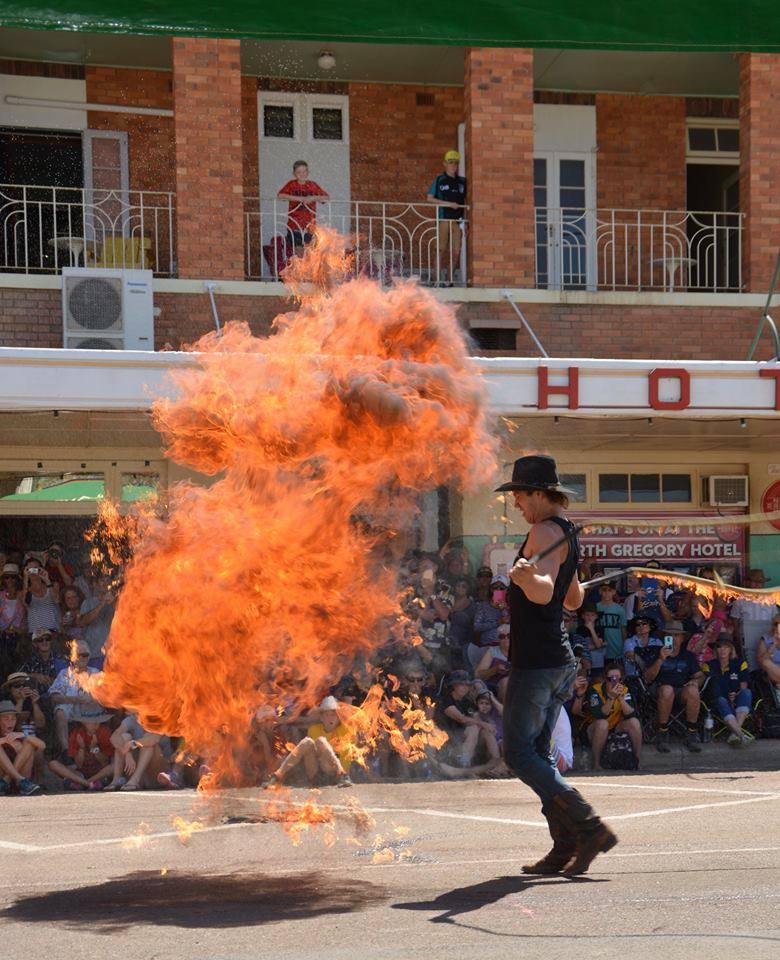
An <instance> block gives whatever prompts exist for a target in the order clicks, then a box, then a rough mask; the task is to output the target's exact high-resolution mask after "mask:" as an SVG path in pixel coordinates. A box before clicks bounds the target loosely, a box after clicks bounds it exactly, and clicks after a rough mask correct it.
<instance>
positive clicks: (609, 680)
mask: <svg viewBox="0 0 780 960" xmlns="http://www.w3.org/2000/svg"><path fill="white" fill-rule="evenodd" d="M622 679H623V678H622V677H621V676H619V675H618V676H617V677H607V683H620V681H621V680H622Z"/></svg>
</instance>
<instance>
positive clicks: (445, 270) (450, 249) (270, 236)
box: [244, 197, 467, 286]
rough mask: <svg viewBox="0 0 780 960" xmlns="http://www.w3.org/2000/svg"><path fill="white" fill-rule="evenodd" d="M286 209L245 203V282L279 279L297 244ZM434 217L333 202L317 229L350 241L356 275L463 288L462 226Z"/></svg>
mask: <svg viewBox="0 0 780 960" xmlns="http://www.w3.org/2000/svg"><path fill="white" fill-rule="evenodd" d="M288 207H289V204H288V201H286V200H275V199H274V200H262V199H259V198H257V197H248V198H246V199H245V201H244V211H245V212H244V222H245V229H246V237H245V245H246V275H247V277H248V278H250V279H254V280H276V279H278V276H279V272H280V271H281V270H282V269H284V267H285V265H286V263H287V261H288V259H289V258H290V257H291V256H292V255H293V254H294V253H295V252H296V246H295V244H296V241H297V242H298V244H300V242H301V239H300V236H296V226H295V224H294V222H293V221H291V220H290V219H289V213H288ZM436 213H437V207H436V205H435V204H432V203H385V202H382V201H374V200H353V201H341V202H339V201H336V200H334V201H329V202H327V203H318V204H317V208H316V215H317V222H318V223H321V224H326V225H327V226H331V227H334V228H336V229H337V230H339V231H340V232H341V233H344V234H346V235H347V236H349V237H351V238H352V240H353V244H354V246H353V252H354V257H355V272H356V273H357V274H359V275H363V276H370V277H373V278H375V279H378V280H380V281H382V282H384V283H389V282H392V281H393V280H394V279H398V278H401V277H415V278H416V279H418V280H419V281H420V282H422V283H424V284H429V285H453V284H454V285H456V286H465V284H466V228H467V224H466V221H465V219H464V221H457V220H448V221H442V220H438V219H437V216H436ZM466 215H467V211H466ZM300 249H301V247H300V246H299V247H298V251H300Z"/></svg>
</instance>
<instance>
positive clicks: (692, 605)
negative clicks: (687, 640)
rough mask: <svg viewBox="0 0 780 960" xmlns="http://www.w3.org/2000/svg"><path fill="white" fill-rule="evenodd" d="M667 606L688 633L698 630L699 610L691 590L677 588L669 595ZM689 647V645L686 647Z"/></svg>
mask: <svg viewBox="0 0 780 960" xmlns="http://www.w3.org/2000/svg"><path fill="white" fill-rule="evenodd" d="M667 606H668V608H669V610H670V612H671V614H672V616H673V617H674V619H675V620H679V621H680V623H681V624H682V625H683V626H684V627H685V629H686V630H687V631H688V633H689V634H695V633H698V632H699V623H700V622H701V611H700V610H699V605H698V603H697V602H696V597H695V594H694V592H693V591H692V590H685V589H677V590H675V591H674V592H673V593H672V594H671V595H670V597H669V599H668V601H667ZM688 649H690V645H689V647H688Z"/></svg>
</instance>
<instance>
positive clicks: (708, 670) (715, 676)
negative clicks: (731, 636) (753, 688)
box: [702, 657, 750, 700]
mask: <svg viewBox="0 0 780 960" xmlns="http://www.w3.org/2000/svg"><path fill="white" fill-rule="evenodd" d="M702 670H703V671H704V676H705V677H706V676H709V677H710V682H709V683H708V684H707V696H708V698H710V699H713V700H715V699H717V698H718V697H728V695H729V694H730V693H739V691H740V690H741V689H742V688H741V686H740V684H742V683H749V682H750V670H749V669H748V665H747V661H745V660H741V659H740V658H739V657H734V658H732V659H731V660H729V662H728V663H727V664H726V669H725V670H724V669H723V668H722V667H721V665H720V660H717V659H715V660H711V661H710V662H709V663H704V664H702Z"/></svg>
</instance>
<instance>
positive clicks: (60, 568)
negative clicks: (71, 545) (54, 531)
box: [43, 540, 73, 593]
mask: <svg viewBox="0 0 780 960" xmlns="http://www.w3.org/2000/svg"><path fill="white" fill-rule="evenodd" d="M64 556H65V546H64V545H63V544H62V543H61V542H60V541H59V540H52V542H51V543H50V544H49V549H48V550H47V551H46V552H45V553H44V555H43V564H44V569H45V571H46V573H47V574H48V577H49V581H50V582H51V583H57V584H59V586H60V593H62V588H63V587H69V586H70V585H71V584H72V583H73V567H71V566H70V564H67V563H65V560H64Z"/></svg>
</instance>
